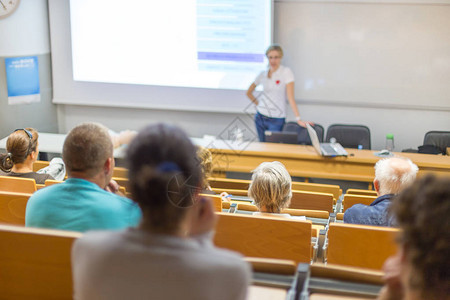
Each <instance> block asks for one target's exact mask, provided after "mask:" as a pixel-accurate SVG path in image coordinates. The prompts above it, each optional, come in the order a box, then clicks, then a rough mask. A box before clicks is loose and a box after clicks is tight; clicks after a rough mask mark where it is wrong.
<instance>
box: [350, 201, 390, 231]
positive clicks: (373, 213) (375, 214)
mask: <svg viewBox="0 0 450 300" xmlns="http://www.w3.org/2000/svg"><path fill="white" fill-rule="evenodd" d="M377 200H378V198H377V199H376V200H375V201H374V202H373V203H372V205H364V204H355V205H353V206H352V207H350V208H349V209H347V210H346V211H345V213H344V223H350V224H363V225H386V224H385V223H386V215H387V209H388V207H389V205H390V204H391V202H390V201H389V199H380V201H377Z"/></svg>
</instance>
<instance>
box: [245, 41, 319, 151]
mask: <svg viewBox="0 0 450 300" xmlns="http://www.w3.org/2000/svg"><path fill="white" fill-rule="evenodd" d="M266 56H267V59H268V60H269V68H268V69H267V70H266V71H263V72H261V73H260V74H259V75H258V77H256V79H255V81H254V82H253V83H252V84H251V85H250V87H249V88H248V90H247V97H248V98H250V100H251V101H252V102H253V103H254V104H255V105H256V111H257V112H256V115H255V125H256V130H257V132H258V136H259V141H260V142H264V141H265V137H264V132H265V131H266V130H270V131H281V130H282V129H283V125H284V123H285V121H286V103H287V101H286V100H288V101H289V104H290V105H291V107H292V110H293V111H294V114H295V118H296V120H297V123H298V124H299V125H300V126H302V127H306V123H310V124H311V125H313V123H311V122H307V121H302V120H301V118H300V113H299V112H298V109H297V104H296V103H295V98H294V74H293V73H292V71H291V69H289V68H288V67H285V66H282V65H281V59H282V58H283V49H281V47H280V46H279V45H271V46H270V47H269V48H268V49H267V51H266ZM260 84H262V86H263V91H262V92H261V93H260V94H259V95H258V96H257V97H255V95H253V92H254V91H255V88H256V87H257V86H258V85H260Z"/></svg>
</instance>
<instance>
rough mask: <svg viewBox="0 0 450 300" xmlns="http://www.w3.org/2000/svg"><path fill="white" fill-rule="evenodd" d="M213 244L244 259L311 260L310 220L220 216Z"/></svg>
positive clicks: (225, 214)
mask: <svg viewBox="0 0 450 300" xmlns="http://www.w3.org/2000/svg"><path fill="white" fill-rule="evenodd" d="M218 216H219V218H218V222H217V226H216V234H215V237H214V243H215V244H216V245H217V246H218V247H222V248H227V249H231V250H234V251H237V252H240V253H242V254H243V255H244V256H251V257H262V258H277V259H288V260H293V261H295V262H296V263H299V262H307V263H309V262H310V261H311V252H312V251H311V235H312V223H311V221H294V220H290V219H280V218H269V217H256V216H248V215H237V214H229V213H218Z"/></svg>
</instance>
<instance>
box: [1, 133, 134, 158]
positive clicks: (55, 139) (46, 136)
mask: <svg viewBox="0 0 450 300" xmlns="http://www.w3.org/2000/svg"><path fill="white" fill-rule="evenodd" d="M66 136H67V135H66V134H59V133H45V132H39V151H41V152H49V153H60V154H61V153H62V149H63V145H64V140H65V139H66ZM7 140H8V137H5V138H3V139H1V140H0V149H6V141H7ZM125 149H126V146H125V145H123V146H121V147H119V148H116V149H114V157H116V158H123V157H125Z"/></svg>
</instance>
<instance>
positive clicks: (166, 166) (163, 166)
mask: <svg viewBox="0 0 450 300" xmlns="http://www.w3.org/2000/svg"><path fill="white" fill-rule="evenodd" d="M156 170H158V171H160V172H177V171H178V172H179V171H181V170H180V168H179V167H178V165H177V164H176V163H174V162H172V161H164V162H162V163H160V164H159V165H158V166H157V167H156Z"/></svg>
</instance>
